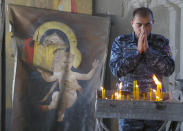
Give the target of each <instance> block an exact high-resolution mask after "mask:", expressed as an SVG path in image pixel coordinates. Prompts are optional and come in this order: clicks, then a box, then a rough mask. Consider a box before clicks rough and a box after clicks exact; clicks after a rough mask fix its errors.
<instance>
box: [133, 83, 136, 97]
mask: <svg viewBox="0 0 183 131" xmlns="http://www.w3.org/2000/svg"><path fill="white" fill-rule="evenodd" d="M135 95H136V81H134V82H133V99H134V100H135V98H136V97H135Z"/></svg>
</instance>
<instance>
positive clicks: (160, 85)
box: [153, 75, 163, 100]
mask: <svg viewBox="0 0 183 131" xmlns="http://www.w3.org/2000/svg"><path fill="white" fill-rule="evenodd" d="M153 80H154V81H155V83H156V85H157V94H156V95H157V96H158V100H161V99H162V98H163V96H162V84H161V82H160V81H159V80H158V78H157V77H156V76H155V75H153Z"/></svg>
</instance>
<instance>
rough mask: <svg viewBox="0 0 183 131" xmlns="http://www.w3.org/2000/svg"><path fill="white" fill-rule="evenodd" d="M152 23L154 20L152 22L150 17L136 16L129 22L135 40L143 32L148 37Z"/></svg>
mask: <svg viewBox="0 0 183 131" xmlns="http://www.w3.org/2000/svg"><path fill="white" fill-rule="evenodd" d="M153 23H154V20H152V18H151V16H150V15H148V16H146V17H142V16H140V15H138V14H136V15H135V17H134V18H133V19H132V20H131V25H132V28H133V30H134V32H135V35H136V37H137V38H138V37H139V35H140V33H141V32H145V33H146V35H147V36H149V34H150V33H151V30H152V24H153Z"/></svg>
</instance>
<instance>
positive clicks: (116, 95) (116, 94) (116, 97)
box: [114, 92, 118, 100]
mask: <svg viewBox="0 0 183 131" xmlns="http://www.w3.org/2000/svg"><path fill="white" fill-rule="evenodd" d="M114 95H115V100H117V99H118V93H117V92H115V94H114Z"/></svg>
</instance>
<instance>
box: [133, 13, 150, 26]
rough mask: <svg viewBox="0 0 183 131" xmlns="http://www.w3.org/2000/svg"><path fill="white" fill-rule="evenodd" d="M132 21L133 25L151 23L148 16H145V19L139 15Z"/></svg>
mask: <svg viewBox="0 0 183 131" xmlns="http://www.w3.org/2000/svg"><path fill="white" fill-rule="evenodd" d="M133 21H134V22H135V23H143V24H145V23H152V22H153V20H152V18H151V16H149V15H148V16H146V17H142V16H140V15H135V17H134V18H133Z"/></svg>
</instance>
